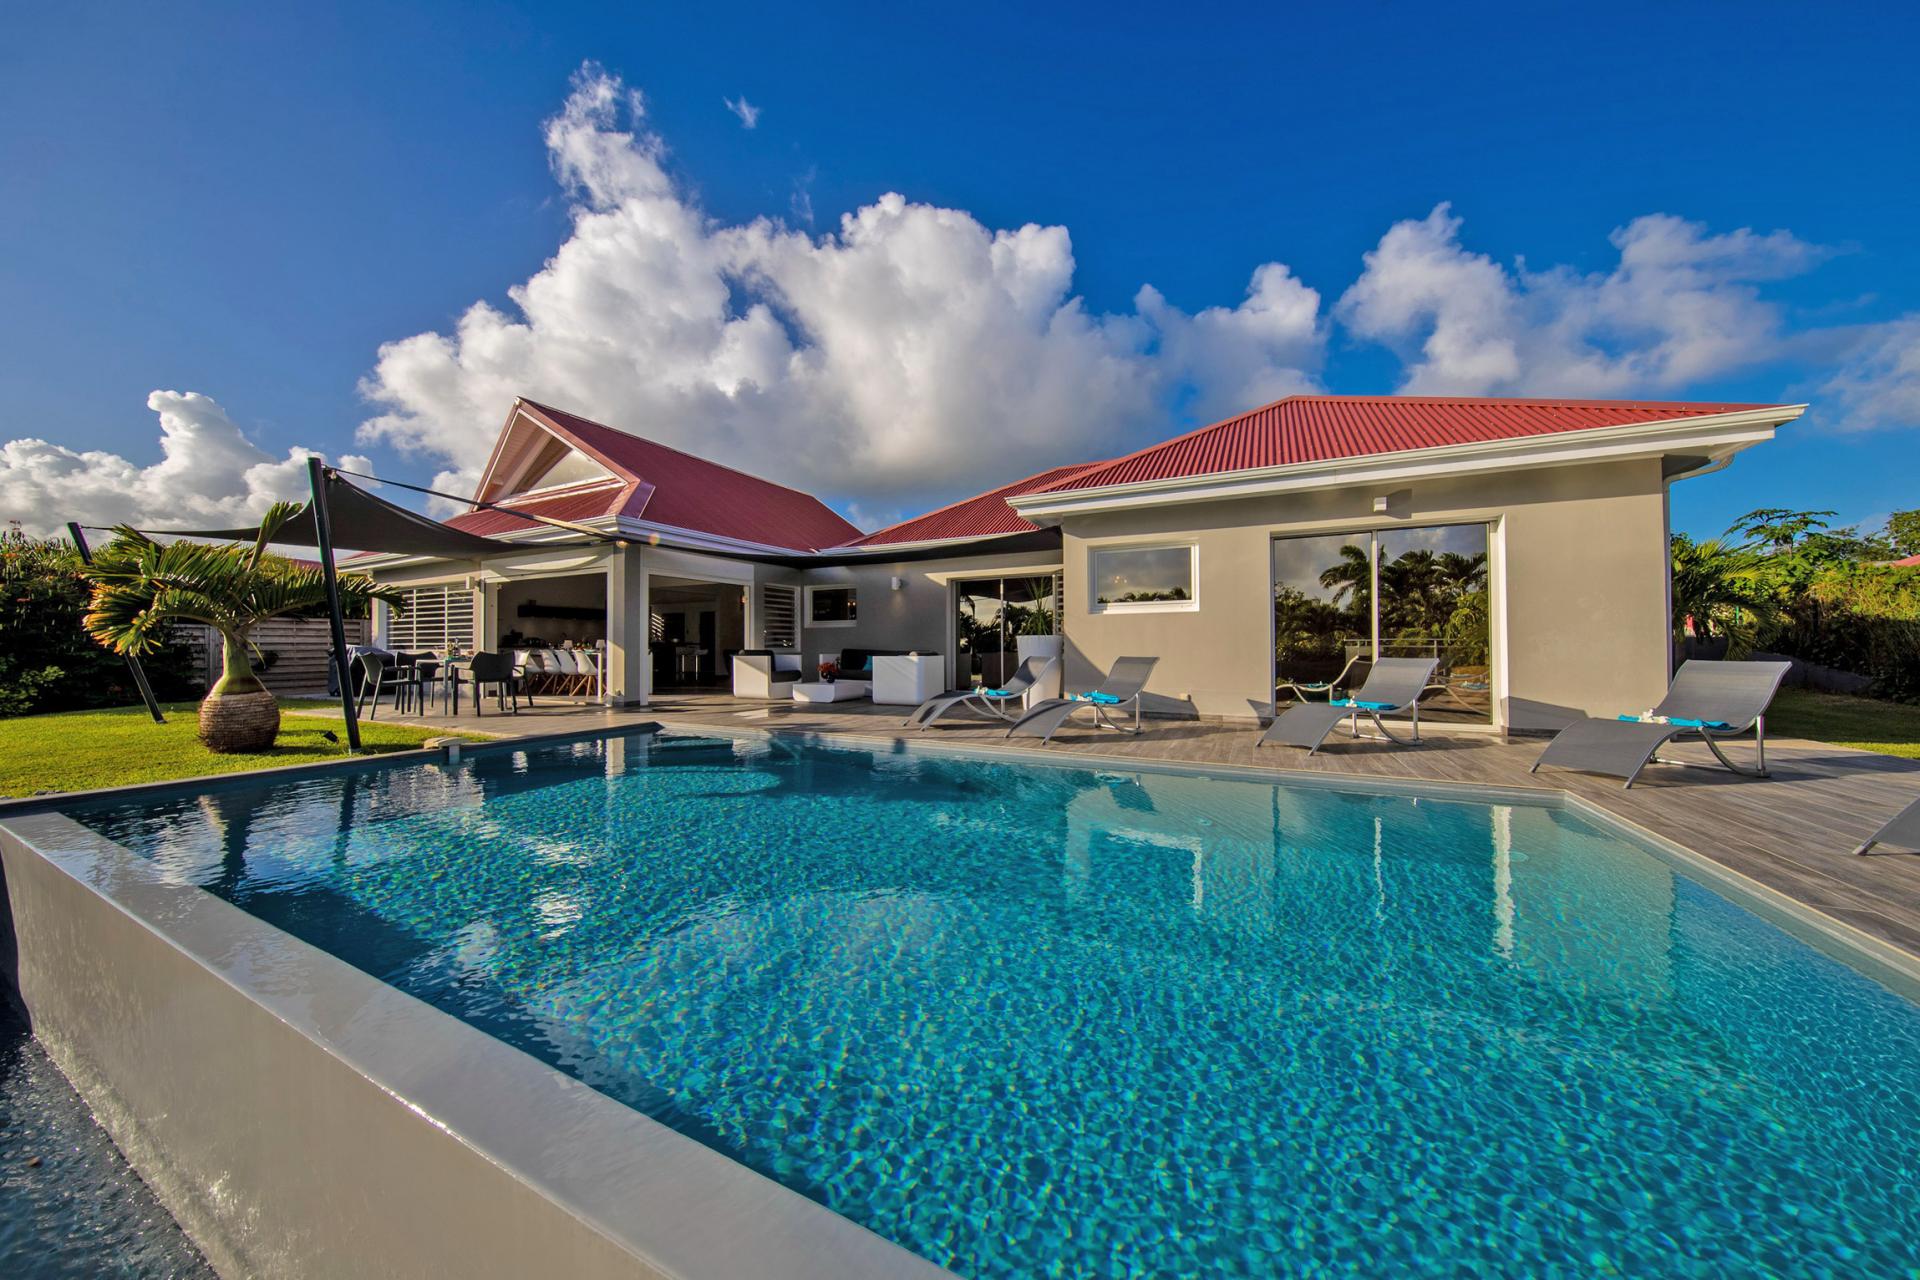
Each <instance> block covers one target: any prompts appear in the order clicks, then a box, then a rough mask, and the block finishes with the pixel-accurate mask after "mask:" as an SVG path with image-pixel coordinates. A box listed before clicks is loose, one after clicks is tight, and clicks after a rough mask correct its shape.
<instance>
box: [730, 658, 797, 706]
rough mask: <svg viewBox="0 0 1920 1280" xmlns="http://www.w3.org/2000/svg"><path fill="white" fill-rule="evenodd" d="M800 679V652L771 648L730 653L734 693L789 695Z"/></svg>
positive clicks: (744, 696) (739, 696)
mask: <svg viewBox="0 0 1920 1280" xmlns="http://www.w3.org/2000/svg"><path fill="white" fill-rule="evenodd" d="M801 679H802V672H801V670H800V655H799V654H797V653H775V652H774V651H773V650H771V649H742V650H740V651H739V652H738V653H736V654H734V655H733V696H734V697H736V698H789V697H792V696H793V686H794V685H795V684H797V683H798V682H799V681H800V680H801Z"/></svg>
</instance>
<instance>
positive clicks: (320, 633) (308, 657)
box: [177, 618, 371, 693]
mask: <svg viewBox="0 0 1920 1280" xmlns="http://www.w3.org/2000/svg"><path fill="white" fill-rule="evenodd" d="M370 626H371V624H370V623H369V622H368V621H367V619H365V618H348V619H347V643H348V644H365V643H366V642H367V636H368V634H369V628H370ZM177 634H178V635H179V637H180V638H181V639H182V640H184V641H186V642H187V644H188V645H189V646H190V647H191V648H192V649H193V650H194V651H195V655H196V657H197V659H198V661H199V663H200V673H201V676H202V677H203V678H204V681H205V683H206V685H207V686H208V687H211V686H212V685H213V682H214V681H215V680H218V679H219V678H220V636H219V634H218V633H217V632H215V631H214V630H213V629H212V628H211V627H200V626H187V627H182V628H180V630H179V632H178V633H177ZM253 643H254V647H255V648H256V649H257V650H258V651H259V652H258V653H257V654H256V655H255V657H254V660H253V665H254V670H256V671H258V672H259V674H260V681H261V683H262V684H264V685H266V686H267V688H269V689H271V690H273V691H274V692H275V693H318V692H323V691H324V690H325V689H326V687H327V651H328V650H329V649H330V648H331V647H332V644H333V641H332V638H331V636H330V635H329V633H328V626H327V620H326V619H325V618H274V619H271V620H270V621H267V622H263V623H261V624H260V626H259V627H258V628H257V629H256V630H255V631H254V633H253ZM263 661H264V664H265V665H264V666H263V665H262V663H263Z"/></svg>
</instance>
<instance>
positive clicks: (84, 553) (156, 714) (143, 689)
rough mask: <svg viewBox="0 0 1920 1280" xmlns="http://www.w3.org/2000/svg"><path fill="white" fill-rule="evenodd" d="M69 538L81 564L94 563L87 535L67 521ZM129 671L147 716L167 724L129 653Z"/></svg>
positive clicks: (144, 678) (141, 668) (77, 526)
mask: <svg viewBox="0 0 1920 1280" xmlns="http://www.w3.org/2000/svg"><path fill="white" fill-rule="evenodd" d="M67 536H68V537H69V538H72V539H73V545H74V548H75V549H76V550H78V551H79V552H80V563H81V564H92V563H93V552H92V551H90V550H88V548H87V535H86V534H84V533H82V532H80V526H79V525H77V524H75V523H74V522H73V521H71V520H69V521H67ZM125 657H126V659H127V670H129V671H131V672H133V683H134V685H135V686H136V687H137V688H138V689H139V690H140V700H141V701H142V702H144V703H146V704H147V714H149V715H151V716H152V717H153V722H154V723H155V724H165V723H166V722H167V718H166V717H165V716H163V715H161V714H160V703H159V702H158V701H157V700H156V699H155V698H154V696H153V686H152V685H150V684H148V683H147V673H146V669H145V668H143V667H142V666H141V665H140V659H139V658H137V657H135V656H134V655H133V654H131V653H129V654H126V655H125Z"/></svg>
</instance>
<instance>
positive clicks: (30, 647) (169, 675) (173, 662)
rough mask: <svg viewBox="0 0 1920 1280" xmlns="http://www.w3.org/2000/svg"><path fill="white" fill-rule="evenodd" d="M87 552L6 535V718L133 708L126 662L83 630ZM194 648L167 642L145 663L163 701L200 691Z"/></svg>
mask: <svg viewBox="0 0 1920 1280" xmlns="http://www.w3.org/2000/svg"><path fill="white" fill-rule="evenodd" d="M80 567H81V566H80V553H79V552H77V551H75V550H74V548H73V546H72V544H70V543H68V542H67V541H66V540H65V539H60V538H33V537H28V536H27V535H26V534H24V533H22V532H21V531H20V529H19V527H18V526H17V525H16V526H14V527H13V528H10V529H8V530H7V531H5V532H4V533H0V716H23V715H33V714H36V713H38V712H43V711H79V710H85V709H87V708H90V707H118V706H126V705H128V704H130V703H135V702H138V701H139V700H140V691H139V689H138V688H136V687H135V685H134V683H133V677H132V675H131V674H130V673H129V672H128V671H127V664H126V662H125V661H124V660H123V659H121V658H119V657H117V656H115V655H114V654H112V653H110V652H109V651H108V650H106V649H104V648H102V647H101V646H100V645H98V644H96V643H95V642H94V641H93V639H92V638H91V637H90V636H88V635H87V633H86V631H85V630H84V629H83V628H82V627H81V619H82V618H84V617H85V616H86V613H87V602H88V598H89V595H90V592H91V584H90V583H89V582H88V581H87V580H86V578H85V577H83V576H82V575H81V572H80ZM196 665H197V664H195V662H194V661H193V656H192V654H191V652H190V651H189V650H188V649H187V648H186V647H185V646H184V645H167V646H164V647H163V648H162V649H161V650H160V651H159V652H157V653H155V654H154V655H153V656H152V657H150V658H148V659H147V660H146V661H145V662H144V663H143V666H144V667H145V669H146V672H147V678H148V680H149V681H151V682H152V684H153V687H154V692H155V693H156V694H158V695H159V696H160V697H162V698H167V699H174V698H189V697H195V696H198V694H199V692H200V690H199V689H198V687H197V684H198V681H197V679H196V677H195V667H196Z"/></svg>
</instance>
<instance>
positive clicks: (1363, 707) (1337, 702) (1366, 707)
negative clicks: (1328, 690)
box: [1328, 698, 1398, 711]
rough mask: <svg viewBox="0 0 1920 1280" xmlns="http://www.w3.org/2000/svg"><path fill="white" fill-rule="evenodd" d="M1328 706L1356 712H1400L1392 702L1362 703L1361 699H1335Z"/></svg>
mask: <svg viewBox="0 0 1920 1280" xmlns="http://www.w3.org/2000/svg"><path fill="white" fill-rule="evenodd" d="M1328 705H1329V706H1335V707H1352V708H1353V709H1354V710H1356V711H1395V710H1398V708H1397V707H1395V706H1394V704H1393V703H1391V702H1361V701H1360V700H1359V699H1357V698H1335V699H1334V700H1333V701H1332V702H1331V703H1329V704H1328Z"/></svg>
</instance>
